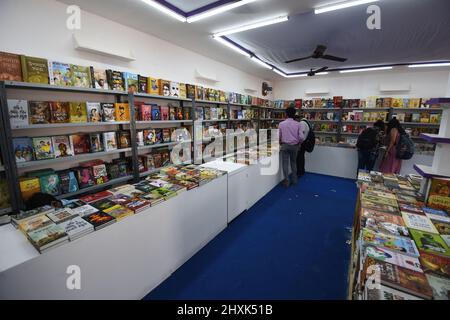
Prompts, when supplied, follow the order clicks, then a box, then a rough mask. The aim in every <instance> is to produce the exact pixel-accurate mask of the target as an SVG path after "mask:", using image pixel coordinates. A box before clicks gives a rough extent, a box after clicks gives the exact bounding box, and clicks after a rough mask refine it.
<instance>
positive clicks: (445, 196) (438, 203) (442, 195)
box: [427, 178, 450, 212]
mask: <svg viewBox="0 0 450 320" xmlns="http://www.w3.org/2000/svg"><path fill="white" fill-rule="evenodd" d="M427 206H428V207H430V208H434V209H440V210H445V211H447V212H450V179H445V178H432V179H431V184H430V189H429V191H428V200H427Z"/></svg>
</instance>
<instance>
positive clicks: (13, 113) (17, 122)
mask: <svg viewBox="0 0 450 320" xmlns="http://www.w3.org/2000/svg"><path fill="white" fill-rule="evenodd" d="M0 59H1V58H0ZM8 111H9V123H10V125H11V128H18V127H26V126H28V124H29V120H28V101H26V100H8Z"/></svg>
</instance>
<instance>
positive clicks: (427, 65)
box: [408, 62, 450, 68]
mask: <svg viewBox="0 0 450 320" xmlns="http://www.w3.org/2000/svg"><path fill="white" fill-rule="evenodd" d="M408 67H409V68H428V67H450V62H445V63H424V64H410V65H409V66H408Z"/></svg>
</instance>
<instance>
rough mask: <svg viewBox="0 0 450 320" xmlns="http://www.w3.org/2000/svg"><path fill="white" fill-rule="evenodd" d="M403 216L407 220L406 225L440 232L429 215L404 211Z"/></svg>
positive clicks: (436, 232)
mask: <svg viewBox="0 0 450 320" xmlns="http://www.w3.org/2000/svg"><path fill="white" fill-rule="evenodd" d="M402 217H403V220H404V221H405V224H406V226H407V227H408V228H410V229H416V230H420V231H425V232H430V233H435V234H438V231H437V230H436V228H435V227H434V225H433V223H432V222H431V220H430V219H429V218H428V217H427V216H421V215H418V214H414V213H409V212H402Z"/></svg>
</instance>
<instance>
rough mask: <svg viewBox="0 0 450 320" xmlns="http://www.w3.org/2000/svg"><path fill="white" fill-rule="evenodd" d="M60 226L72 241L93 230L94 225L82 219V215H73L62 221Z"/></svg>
mask: <svg viewBox="0 0 450 320" xmlns="http://www.w3.org/2000/svg"><path fill="white" fill-rule="evenodd" d="M60 227H61V228H63V229H64V232H65V233H66V234H67V235H68V236H69V240H70V241H74V240H76V239H78V238H80V237H82V236H84V235H87V234H89V233H91V232H94V226H93V225H92V224H90V223H89V222H87V221H86V220H84V219H83V218H82V217H75V218H73V219H71V220H68V221H65V222H62V223H61V224H60Z"/></svg>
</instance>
